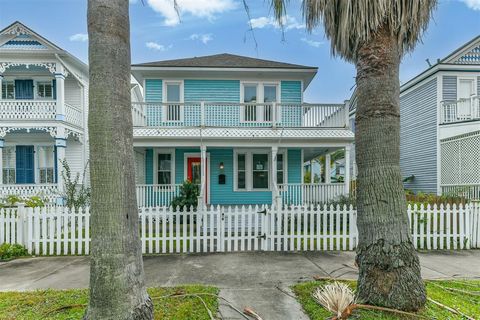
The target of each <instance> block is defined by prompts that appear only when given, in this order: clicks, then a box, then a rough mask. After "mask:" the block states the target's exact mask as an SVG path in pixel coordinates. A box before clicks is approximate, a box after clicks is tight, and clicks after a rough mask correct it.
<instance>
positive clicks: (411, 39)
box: [271, 0, 437, 310]
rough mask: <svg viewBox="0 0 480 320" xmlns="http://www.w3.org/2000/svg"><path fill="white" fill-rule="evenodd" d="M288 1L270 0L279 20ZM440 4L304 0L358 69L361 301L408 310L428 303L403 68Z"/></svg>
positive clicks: (314, 20)
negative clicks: (412, 201)
mask: <svg viewBox="0 0 480 320" xmlns="http://www.w3.org/2000/svg"><path fill="white" fill-rule="evenodd" d="M287 2H288V0H271V4H272V8H273V9H274V10H273V11H274V13H275V16H276V18H277V19H278V21H280V22H281V21H282V20H283V17H284V15H285V13H286V5H287ZM436 4H437V1H436V0H395V1H393V0H303V5H302V11H303V16H304V18H305V22H306V26H307V29H308V30H312V29H314V28H315V27H317V26H319V25H320V24H322V25H323V27H324V29H325V34H326V36H327V38H329V39H330V41H331V50H332V53H333V54H334V55H338V56H341V57H342V58H344V59H345V60H347V61H350V62H352V63H354V64H355V66H356V69H357V77H356V85H357V112H356V119H355V120H356V134H355V142H356V162H357V165H358V178H357V188H358V191H357V203H358V205H357V206H358V221H357V226H358V231H359V243H358V248H357V257H356V262H357V264H358V267H359V277H358V291H357V299H358V300H360V301H362V302H363V303H370V304H375V305H381V306H386V307H393V308H398V309H403V310H418V309H419V308H420V307H422V306H423V305H424V304H425V300H426V293H425V286H424V284H423V282H422V279H421V276H420V264H419V260H418V256H417V254H416V252H415V249H414V246H413V243H412V238H411V235H410V230H409V223H408V218H407V212H406V210H407V203H406V199H405V194H404V190H403V185H402V178H401V173H400V144H399V142H400V108H399V92H400V84H399V65H400V61H401V58H402V56H403V55H404V54H405V52H407V51H409V50H411V49H413V48H414V46H415V44H416V43H417V42H418V41H419V38H420V36H421V34H422V31H423V30H424V29H425V28H426V26H427V25H428V22H429V20H430V16H431V13H432V11H433V9H434V8H435V6H436Z"/></svg>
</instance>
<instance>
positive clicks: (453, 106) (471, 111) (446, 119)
mask: <svg viewBox="0 0 480 320" xmlns="http://www.w3.org/2000/svg"><path fill="white" fill-rule="evenodd" d="M470 120H480V97H479V96H472V97H470V98H465V99H459V100H456V101H442V102H441V109H440V123H442V124H443V123H455V122H463V121H470Z"/></svg>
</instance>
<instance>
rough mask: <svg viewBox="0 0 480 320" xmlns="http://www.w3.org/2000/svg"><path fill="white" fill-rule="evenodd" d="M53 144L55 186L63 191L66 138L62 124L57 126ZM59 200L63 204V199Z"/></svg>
mask: <svg viewBox="0 0 480 320" xmlns="http://www.w3.org/2000/svg"><path fill="white" fill-rule="evenodd" d="M55 146H56V147H57V188H58V191H59V192H60V193H63V191H64V187H65V181H63V176H62V172H63V161H64V160H65V151H66V150H65V149H66V148H67V139H66V135H65V128H64V127H63V126H59V127H57V135H56V136H55ZM60 200H61V202H62V203H58V204H63V199H59V201H60Z"/></svg>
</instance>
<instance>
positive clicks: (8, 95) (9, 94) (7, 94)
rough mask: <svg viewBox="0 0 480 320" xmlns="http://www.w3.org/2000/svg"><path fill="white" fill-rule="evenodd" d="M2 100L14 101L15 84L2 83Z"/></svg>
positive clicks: (10, 82)
mask: <svg viewBox="0 0 480 320" xmlns="http://www.w3.org/2000/svg"><path fill="white" fill-rule="evenodd" d="M2 99H15V83H14V82H13V81H2Z"/></svg>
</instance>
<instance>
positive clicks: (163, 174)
mask: <svg viewBox="0 0 480 320" xmlns="http://www.w3.org/2000/svg"><path fill="white" fill-rule="evenodd" d="M157 160H158V162H157V183H158V184H172V181H173V157H172V154H171V153H158V154H157Z"/></svg>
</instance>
